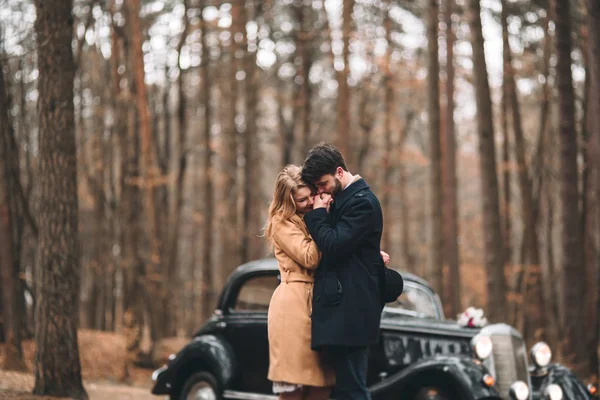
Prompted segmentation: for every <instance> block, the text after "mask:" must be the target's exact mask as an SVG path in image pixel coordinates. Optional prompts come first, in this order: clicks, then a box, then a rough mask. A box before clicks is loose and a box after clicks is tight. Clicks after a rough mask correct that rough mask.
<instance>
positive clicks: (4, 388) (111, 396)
mask: <svg viewBox="0 0 600 400" xmlns="http://www.w3.org/2000/svg"><path fill="white" fill-rule="evenodd" d="M33 384H34V379H33V375H31V374H28V373H18V372H8V371H2V370H0V399H1V400H4V399H7V400H9V399H10V400H58V398H57V397H40V396H33V395H32V394H31V391H32V390H33ZM84 386H85V389H86V390H87V392H88V395H89V397H90V400H166V399H168V398H167V397H165V396H153V395H152V394H151V393H150V389H148V388H142V387H134V386H126V385H123V384H118V383H109V382H84Z"/></svg>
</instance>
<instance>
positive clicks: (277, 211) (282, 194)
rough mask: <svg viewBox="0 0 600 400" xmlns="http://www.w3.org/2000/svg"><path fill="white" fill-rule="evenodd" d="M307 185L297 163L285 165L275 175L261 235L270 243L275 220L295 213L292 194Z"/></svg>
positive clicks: (289, 216) (287, 217)
mask: <svg viewBox="0 0 600 400" xmlns="http://www.w3.org/2000/svg"><path fill="white" fill-rule="evenodd" d="M307 186H308V185H307V184H306V183H305V182H304V181H303V180H302V168H300V167H299V166H297V165H293V164H289V165H286V166H285V167H284V168H283V169H282V170H281V172H280V173H279V175H277V179H276V180H275V189H274V190H273V198H272V199H271V202H270V203H269V213H268V215H267V223H266V225H265V227H264V229H263V235H264V237H265V238H266V239H267V241H268V242H269V243H270V244H271V245H272V244H273V235H274V224H275V222H276V220H284V219H289V218H291V217H292V216H294V215H295V214H296V202H295V201H294V194H296V192H297V191H298V190H299V189H301V188H303V187H307Z"/></svg>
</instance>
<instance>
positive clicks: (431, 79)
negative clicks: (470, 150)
mask: <svg viewBox="0 0 600 400" xmlns="http://www.w3.org/2000/svg"><path fill="white" fill-rule="evenodd" d="M439 14H440V10H439V4H438V0H429V7H428V21H427V48H428V53H429V68H428V69H429V71H428V74H427V89H428V107H427V109H428V114H429V116H428V121H429V160H430V163H429V196H430V198H429V217H430V221H431V228H430V230H429V234H430V238H429V260H428V268H427V278H428V280H429V283H430V284H431V287H432V288H433V289H434V290H435V291H436V292H437V293H443V290H444V288H443V278H442V277H443V271H444V261H443V257H442V252H443V244H444V242H443V236H442V235H443V232H442V154H441V153H442V148H441V142H440V138H441V136H440V81H439V79H440V78H439V77H440V63H439V58H438V57H439V56H438V24H439ZM444 300H445V302H448V300H449V299H444Z"/></svg>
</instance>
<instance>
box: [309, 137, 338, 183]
mask: <svg viewBox="0 0 600 400" xmlns="http://www.w3.org/2000/svg"><path fill="white" fill-rule="evenodd" d="M337 167H342V169H343V170H344V171H348V168H347V167H346V161H344V156H342V153H340V151H339V150H338V148H337V147H335V146H334V145H332V144H329V143H319V144H318V145H316V146H315V147H313V148H312V149H310V151H309V152H308V155H307V156H306V159H305V160H304V165H303V166H302V180H303V181H304V182H306V183H308V184H311V185H314V183H315V182H317V181H318V180H319V179H321V177H322V176H323V175H329V174H331V175H333V174H335V170H336V169H337Z"/></svg>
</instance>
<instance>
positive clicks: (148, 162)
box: [128, 0, 169, 342]
mask: <svg viewBox="0 0 600 400" xmlns="http://www.w3.org/2000/svg"><path fill="white" fill-rule="evenodd" d="M128 7H131V8H130V11H129V13H128V17H129V26H130V29H131V47H132V48H131V50H132V60H133V73H134V77H135V94H136V99H135V101H136V107H137V113H138V118H139V134H140V146H141V166H142V168H141V172H142V179H141V180H140V184H141V186H142V187H143V189H144V197H143V199H144V201H143V211H144V216H145V223H146V235H147V242H146V246H147V247H146V248H147V249H148V251H149V256H148V257H146V259H145V263H146V276H145V277H146V279H145V282H144V286H145V291H146V293H147V298H148V299H151V304H146V306H147V307H148V315H149V318H150V336H151V338H152V341H153V342H155V341H156V340H158V339H161V337H162V336H163V333H164V328H165V327H164V325H163V323H164V315H161V314H162V313H161V304H162V302H163V301H164V299H165V298H166V296H167V295H169V294H168V293H166V291H164V290H162V289H163V288H162V286H163V285H164V283H163V282H161V281H160V279H157V277H158V276H160V265H161V252H160V243H159V234H158V230H159V226H158V224H157V223H156V209H155V205H154V187H155V185H156V181H155V179H156V177H157V170H156V165H155V157H154V152H153V151H152V143H153V139H152V131H151V127H150V110H149V107H148V93H147V89H146V83H145V82H144V54H143V51H142V44H143V42H144V40H143V32H142V27H141V24H140V0H132V1H131V2H130V3H129V5H128Z"/></svg>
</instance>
